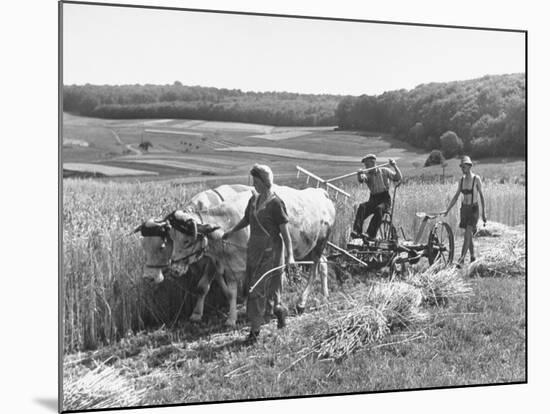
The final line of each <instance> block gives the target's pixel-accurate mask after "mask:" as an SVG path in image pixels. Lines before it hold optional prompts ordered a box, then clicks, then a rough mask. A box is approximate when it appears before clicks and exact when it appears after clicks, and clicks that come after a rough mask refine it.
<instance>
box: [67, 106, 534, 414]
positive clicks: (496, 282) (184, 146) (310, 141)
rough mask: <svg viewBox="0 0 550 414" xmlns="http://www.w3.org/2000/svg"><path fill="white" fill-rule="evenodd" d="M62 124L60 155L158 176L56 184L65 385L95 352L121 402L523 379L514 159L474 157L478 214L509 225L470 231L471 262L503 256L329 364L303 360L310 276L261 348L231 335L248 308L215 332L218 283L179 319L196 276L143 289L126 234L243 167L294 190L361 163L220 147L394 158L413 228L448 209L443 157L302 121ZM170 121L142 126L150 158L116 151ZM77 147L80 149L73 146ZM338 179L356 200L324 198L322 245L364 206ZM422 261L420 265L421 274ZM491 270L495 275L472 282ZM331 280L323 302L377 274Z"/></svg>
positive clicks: (359, 191)
mask: <svg viewBox="0 0 550 414" xmlns="http://www.w3.org/2000/svg"><path fill="white" fill-rule="evenodd" d="M65 122H66V123H67V125H68V126H70V128H67V129H65V131H67V132H69V131H70V132H71V136H67V135H66V134H64V137H65V138H67V139H73V140H78V141H75V142H74V145H72V146H71V145H68V146H66V147H65V146H64V148H63V161H64V162H67V163H70V162H74V163H76V164H79V163H80V164H85V163H92V164H93V165H94V168H95V166H97V168H101V167H102V168H112V167H118V168H127V169H130V170H143V171H147V172H149V173H154V174H158V176H156V177H145V176H141V177H138V178H135V177H130V176H118V177H114V178H109V179H106V178H103V179H94V180H88V179H86V180H82V179H64V180H63V283H64V297H63V303H64V310H63V318H64V323H63V329H64V349H65V356H64V383H65V384H70V383H72V382H74V381H75V380H77V379H82V378H86V374H88V375H92V374H94V373H95V372H96V371H97V368H96V367H97V364H101V363H104V362H105V361H107V362H106V365H105V366H103V367H104V368H109V369H110V370H111V371H109V372H110V373H111V374H112V375H115V376H116V379H117V381H118V382H117V383H121V384H122V383H124V384H126V387H124V390H125V391H124V393H126V394H128V393H129V394H132V393H133V392H134V391H135V392H136V394H135V395H133V397H134V398H133V399H129V400H127V401H133V403H139V404H140V405H148V404H163V403H187V402H197V401H200V402H205V401H221V400H231V399H247V398H271V397H279V396H285V397H286V396H292V395H320V394H332V393H344V392H356V391H379V390H395V389H407V388H418V387H422V388H425V387H439V386H455V385H466V384H485V383H504V382H522V381H524V380H525V364H524V363H525V270H524V264H523V267H521V266H520V267H519V269H520V270H519V271H517V272H516V271H515V272H514V273H513V274H508V273H509V271H510V270H511V269H516V268H517V263H516V262H514V263H511V262H508V260H511V256H513V255H511V254H508V252H509V251H511V250H510V249H511V247H510V246H512V247H513V249H515V250H514V251H517V250H518V249H519V250H521V249H523V250H524V247H523V246H524V244H522V243H524V229H523V228H522V227H521V226H522V225H524V224H525V214H526V212H525V196H526V187H525V162H524V161H523V160H517V159H487V160H483V161H482V162H480V163H476V165H475V167H474V170H475V172H476V173H478V174H481V176H482V177H483V183H484V192H485V197H486V202H487V215H488V218H489V220H491V221H493V222H498V223H504V224H505V225H507V226H520V227H517V229H518V230H516V231H514V232H513V235H512V236H510V235H507V236H505V237H504V236H502V237H482V238H478V239H476V245H477V246H478V247H479V249H480V250H481V254H480V256H481V257H482V258H483V257H497V260H500V261H501V264H500V265H499V267H498V270H496V269H492V268H491V269H489V271H487V269H486V268H483V267H482V268H481V269H482V270H483V269H485V273H486V274H485V273H483V272H481V273H480V272H478V273H475V274H472V275H470V274H469V273H468V272H469V270H465V271H464V273H463V274H460V278H461V280H464V281H465V282H467V283H468V284H469V286H471V288H472V295H471V296H469V297H460V298H453V299H452V300H450V301H449V302H448V303H447V304H446V305H441V304H440V305H438V306H435V305H433V304H432V305H429V304H424V305H423V310H424V311H425V312H427V313H428V314H429V319H428V320H427V321H426V322H425V323H423V324H421V325H418V326H414V327H409V328H408V329H402V330H395V331H392V332H391V333H390V334H389V335H388V336H386V337H384V338H383V340H381V341H378V342H375V343H373V344H372V346H370V347H364V348H361V349H359V350H358V351H357V352H356V353H353V354H350V355H349V356H348V358H345V359H344V360H342V361H340V362H338V363H336V362H334V361H332V362H331V361H321V360H317V359H315V358H311V357H304V358H303V359H302V360H299V359H300V358H302V356H303V355H304V352H305V351H304V350H305V349H306V347H307V346H309V345H311V336H310V335H309V333H310V329H312V326H314V327H317V328H318V327H319V326H320V325H319V323H322V322H327V321H330V318H331V317H332V316H331V314H330V313H327V312H326V308H325V307H324V306H325V305H323V303H324V302H323V299H322V297H321V295H320V289H319V286H317V288H316V291H315V293H314V294H313V295H312V296H313V297H312V299H311V300H310V302H309V303H308V305H309V309H308V311H307V312H306V314H305V315H302V316H298V315H296V314H294V313H293V314H292V315H291V318H290V321H289V327H288V328H287V329H285V330H284V331H278V330H276V329H275V327H274V326H273V324H270V325H269V326H268V327H267V328H266V329H265V330H264V335H263V338H262V339H261V341H260V343H259V344H258V345H257V346H256V347H252V348H249V347H244V346H242V343H241V339H242V338H243V337H244V336H245V335H246V333H247V329H246V327H245V325H246V322H245V321H244V315H243V312H244V309H243V306H242V305H240V307H239V312H240V319H239V329H238V330H237V331H225V330H224V328H223V320H224V316H225V315H224V312H225V311H226V310H225V309H224V308H223V306H222V307H220V306H219V305H218V304H217V302H219V299H220V291H219V289H217V288H216V286H215V285H214V286H213V288H212V292H211V294H210V295H209V299H208V302H207V308H206V315H205V316H206V321H205V322H204V323H202V324H200V325H192V324H190V323H189V322H188V321H187V319H186V315H187V314H188V312H189V303H188V302H185V303H184V302H183V297H184V296H185V295H186V294H187V293H189V291H190V289H191V288H192V286H193V282H192V281H189V280H183V281H182V280H180V279H174V278H171V277H167V278H166V280H165V281H164V282H163V283H162V284H161V285H158V286H151V285H149V284H147V283H145V282H144V281H143V280H142V274H143V269H142V267H143V264H144V258H143V252H142V249H141V246H140V241H139V236H137V235H134V234H131V232H132V230H133V229H134V228H135V227H136V226H137V225H139V224H140V223H141V222H142V221H144V220H145V219H147V218H150V217H158V216H163V215H165V214H167V213H169V212H170V211H172V210H174V209H177V208H181V207H183V206H184V205H185V203H186V202H187V201H188V200H189V199H190V198H191V197H192V196H193V195H195V194H196V193H198V192H200V191H202V190H205V189H207V188H211V187H213V186H215V185H218V184H220V183H243V184H246V183H247V182H248V179H249V175H248V171H249V169H250V165H251V164H252V163H253V162H262V163H267V164H269V165H270V166H271V167H272V168H273V170H274V173H275V181H276V183H278V184H286V185H292V186H295V187H298V188H303V187H305V186H308V185H309V186H311V185H312V184H314V183H313V182H310V183H309V184H306V183H305V181H304V179H303V177H301V178H299V179H298V178H296V170H295V166H296V164H299V165H300V166H302V167H304V168H306V169H308V170H310V171H312V172H314V173H315V174H317V175H319V176H321V177H324V178H329V177H334V176H337V175H341V174H345V173H348V172H351V171H353V170H354V169H356V168H357V167H360V164H359V163H357V165H356V166H355V165H353V163H346V162H330V161H322V160H315V159H309V160H308V159H303V158H301V159H289V158H285V157H278V156H274V155H270V154H266V151H263V152H262V153H261V154H252V155H251V154H247V153H244V152H224V151H217V149H220V148H228V147H231V146H251V147H258V146H262V147H268V148H272V149H273V150H277V149H283V150H286V151H291V152H292V151H294V153H296V151H305V152H308V153H312V152H316V153H323V154H332V155H333V156H334V155H339V156H343V157H357V158H358V159H359V158H360V155H362V154H363V153H365V152H376V153H378V154H380V156H381V157H384V156H391V157H395V158H398V163H399V165H400V167H401V169H402V171H403V173H404V175H405V182H404V184H403V185H402V186H401V187H399V189H398V192H397V196H396V199H395V200H394V204H395V217H394V223H395V224H396V227H397V228H398V229H401V228H402V229H403V232H404V233H405V234H406V235H407V236H408V238H413V236H414V234H415V232H416V231H417V230H418V227H419V224H420V223H419V220H418V219H417V218H416V217H415V213H416V212H418V211H426V212H432V211H441V210H443V209H444V208H445V207H446V206H447V205H448V203H449V200H450V198H451V197H452V195H453V194H454V192H455V191H456V180H457V179H458V177H459V175H460V169H459V168H458V160H449V163H448V166H447V168H446V169H445V175H444V176H443V171H442V169H441V167H440V166H433V167H428V168H423V167H422V166H423V163H424V160H425V158H426V157H427V154H424V153H420V152H417V151H415V150H414V149H412V148H407V147H406V146H404V145H403V144H402V143H399V142H396V141H394V140H392V139H391V138H390V137H387V136H380V135H379V134H378V135H376V134H373V135H372V136H369V135H368V134H366V136H365V135H361V134H357V133H344V132H341V131H332V130H329V129H326V128H317V129H311V130H309V129H305V131H307V132H308V134H307V135H303V136H301V137H299V138H291V136H292V135H293V134H295V132H296V131H300V130H303V129H300V128H289V129H287V128H268V127H267V126H257V127H255V128H252V127H250V128H248V129H247V127H246V126H245V125H231V126H229V125H221V123H205V122H202V121H184V120H137V121H135V120H124V121H120V120H116V121H115V120H96V119H92V118H83V117H73V116H71V115H67V114H65ZM224 127H226V128H224ZM178 128H179V129H181V130H183V131H185V130H186V131H188V132H190V134H189V135H188V136H186V137H185V139H182V138H181V136H180V135H178V134H166V133H147V134H149V135H147V136H146V137H145V138H146V139H148V140H152V141H153V145H154V148H155V152H154V153H153V152H151V153H150V154H140V155H136V154H129V153H128V150H127V147H126V145H132V147H133V148H137V145H138V144H139V142H140V139H141V137H140V135H141V133H142V132H143V130H145V129H149V130H162V129H165V130H168V131H174V130H177V129H178ZM262 128H263V129H262ZM111 131H115V133H116V135H117V136H118V137H119V138H120V140H121V141H122V143H123V145H120V144H119V143H117V140H116V139H115V137H114V134H113V133H112V132H111ZM278 133H288V137H289V138H288V139H280V140H277V141H271V140H269V139H262V138H257V137H253V135H258V134H278ZM197 134H199V135H197ZM96 138H97V139H96ZM204 138H205V139H204ZM79 141H85V142H87V143H89V144H90V146H89V147H84V146H82V145H81V143H80V142H79ZM77 144H78V145H77ZM344 144H345V145H344ZM197 145H198V146H199V148H196V146H197ZM186 150H187V151H186ZM210 167H211V168H210ZM205 172H207V174H206V175H205ZM210 174H214V175H210ZM338 185H339V186H340V187H342V188H343V189H344V190H345V191H347V192H349V193H350V194H351V199H350V200H346V199H344V198H343V197H339V198H338V199H334V202H335V205H336V211H337V213H338V214H337V217H336V224H335V228H334V231H333V234H332V241H333V242H335V243H336V244H338V245H341V246H343V245H345V243H346V241H347V237H348V235H349V231H350V228H351V224H352V219H353V215H354V211H355V207H356V206H357V204H358V203H360V202H362V201H364V199H365V198H366V196H367V191H366V189H364V188H363V187H361V186H360V185H359V184H357V183H356V182H355V179H354V178H353V177H352V178H349V179H347V180H344V181H341V182H339V183H338ZM333 194H334V193H333ZM457 214H458V211H457V208H456V207H455V209H454V210H453V211H452V212H451V214H450V215H449V216H448V217H447V219H446V221H447V222H449V224H450V225H451V227H452V229H453V232H454V233H455V237H456V240H455V241H456V247H455V256H456V255H457V254H458V251H459V249H460V248H461V237H462V232H461V231H460V230H459V229H458V218H457ZM399 234H401V231H399ZM426 236H427V232H426V235H425V237H426ZM518 246H519V247H518ZM523 260H524V259H523ZM423 268H425V263H423V261H422V262H421V263H420V264H419V266H418V267H417V269H416V270H417V271H421V270H422V269H423ZM413 270H415V269H413ZM503 273H504V274H503ZM488 275H490V276H491V277H482V276H488ZM336 276H337V275H336V274H335V273H334V271H332V270H331V274H330V278H329V288H330V291H331V295H332V297H333V298H336V297H338V295H339V292H340V293H342V292H343V293H352V292H360V291H362V290H365V289H368V288H369V287H370V286H371V285H372V284H373V283H377V282H381V281H382V282H384V280H385V279H380V277H375V276H374V275H362V274H360V275H354V276H353V277H351V278H348V279H346V281H345V283H344V284H342V283H341V280H339V279H338V278H337V277H336ZM340 276H341V275H340ZM495 276H501V277H495ZM298 291H299V288H298V286H291V287H289V289H287V290H286V292H285V300H286V302H287V303H288V304H289V305H290V306H291V307H292V305H293V304H294V303H296V301H297V294H298ZM191 293H192V292H191ZM330 303H332V300H331V302H330ZM317 328H316V329H317ZM94 369H95V370H96V371H94ZM105 372H106V371H105ZM109 378H110V381H112V380H113V378H112V377H109ZM130 396H132V395H130ZM65 408H67V407H65Z"/></svg>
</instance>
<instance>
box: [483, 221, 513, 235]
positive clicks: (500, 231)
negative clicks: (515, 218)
mask: <svg viewBox="0 0 550 414" xmlns="http://www.w3.org/2000/svg"><path fill="white" fill-rule="evenodd" d="M509 232H510V227H509V226H507V225H506V224H502V223H498V222H496V221H488V222H487V223H485V225H484V226H480V227H478V230H477V232H476V235H475V237H501V236H503V235H505V234H507V233H509Z"/></svg>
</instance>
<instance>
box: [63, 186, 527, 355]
mask: <svg viewBox="0 0 550 414" xmlns="http://www.w3.org/2000/svg"><path fill="white" fill-rule="evenodd" d="M206 188H207V187H206V186H205V185H189V186H181V185H173V184H171V183H170V182H151V183H139V182H135V183H115V182H101V181H93V180H77V179H65V180H64V182H63V303H64V306H63V330H64V351H65V352H66V353H67V352H73V351H79V350H85V349H94V348H97V347H99V346H101V345H104V344H109V343H112V342H114V341H117V340H119V339H120V338H122V337H125V336H127V335H129V334H133V333H135V332H138V331H141V330H144V329H148V328H154V327H159V326H167V327H171V326H174V325H175V324H176V323H177V321H178V320H179V319H181V317H182V315H183V314H184V310H183V305H184V304H183V297H184V295H185V293H186V289H187V288H186V286H188V285H183V284H182V283H181V282H179V281H177V280H174V279H171V278H167V279H166V280H165V282H163V283H162V284H160V285H157V286H151V285H150V284H148V283H145V282H144V281H143V280H142V277H141V276H142V272H143V271H142V267H143V263H144V258H143V253H142V250H141V246H140V238H139V236H138V235H135V234H132V230H133V229H134V228H135V227H136V226H138V225H139V224H141V223H142V222H143V221H144V220H146V219H147V218H150V217H159V216H163V215H165V214H167V213H169V212H170V211H172V210H174V209H176V208H180V207H182V206H184V205H185V204H186V202H187V200H189V199H190V198H191V197H192V196H193V195H195V194H196V193H198V192H200V191H202V190H205V189H206ZM344 189H345V190H346V191H348V192H349V193H350V194H351V200H344V199H343V198H342V197H340V198H339V199H338V200H335V205H336V211H337V212H338V214H337V218H336V223H335V228H334V231H333V234H332V241H333V242H335V243H337V244H339V245H345V242H346V237H347V235H348V234H349V231H350V229H351V224H352V220H353V215H354V207H355V206H356V205H357V204H358V203H360V202H362V201H364V198H365V197H366V196H367V192H366V189H365V188H361V187H360V186H358V185H351V184H350V185H348V186H345V187H344ZM455 189H456V184H454V183H447V184H439V183H417V182H416V183H408V184H404V185H402V186H401V187H399V189H398V192H397V196H396V200H395V212H394V223H395V225H396V227H397V229H398V231H399V234H400V235H401V230H400V228H402V229H403V232H404V233H405V234H406V235H407V236H408V238H413V235H414V233H415V232H416V230H417V229H418V226H419V220H418V219H417V218H416V217H415V215H414V213H415V212H417V211H427V212H431V211H441V210H444V209H445V208H446V206H447V204H448V203H449V201H450V199H451V197H452V196H453V194H454V191H455ZM484 189H485V198H486V203H487V211H488V214H487V215H488V218H489V220H491V221H497V222H501V223H504V224H507V225H512V226H513V225H518V224H524V223H525V186H524V185H522V184H515V183H499V182H497V181H494V182H493V181H488V182H486V183H485V186H484ZM457 215H458V207H455V208H454V209H453V210H452V211H451V213H450V214H449V216H448V217H447V219H446V220H447V222H449V224H450V225H451V227H452V229H453V232H454V233H455V238H456V235H458V236H459V235H460V234H461V232H459V231H458V230H459V229H458V219H457ZM425 237H427V232H426V234H425Z"/></svg>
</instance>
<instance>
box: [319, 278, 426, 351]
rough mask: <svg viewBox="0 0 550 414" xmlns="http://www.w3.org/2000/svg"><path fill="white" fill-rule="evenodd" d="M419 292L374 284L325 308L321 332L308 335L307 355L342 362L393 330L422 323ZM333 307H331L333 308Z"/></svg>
mask: <svg viewBox="0 0 550 414" xmlns="http://www.w3.org/2000/svg"><path fill="white" fill-rule="evenodd" d="M421 301H422V295H421V292H420V291H419V290H418V289H416V288H414V287H413V286H411V285H408V284H406V283H403V282H390V283H381V284H377V285H374V286H373V287H372V288H371V289H369V290H368V291H366V292H364V293H360V294H355V297H351V298H350V297H347V298H345V299H344V301H337V303H335V305H336V306H335V307H334V308H332V309H329V313H328V315H330V316H329V318H330V319H328V321H327V322H326V323H325V326H324V329H321V330H318V331H317V332H312V334H313V335H312V336H313V345H312V346H311V348H310V353H314V354H315V355H317V358H318V359H336V360H339V359H342V358H344V357H346V356H347V355H349V354H351V353H353V352H354V351H356V350H357V349H359V348H362V347H364V346H366V345H369V344H372V343H374V342H378V341H380V340H381V339H382V338H384V337H385V336H386V335H388V334H389V333H390V332H391V331H392V330H393V329H394V328H397V327H410V326H412V325H414V324H417V323H420V322H423V321H426V320H427V319H428V314H426V313H425V312H423V311H421V310H420V308H419V305H420V303H421ZM333 306H334V305H333Z"/></svg>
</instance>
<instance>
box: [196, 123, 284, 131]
mask: <svg viewBox="0 0 550 414" xmlns="http://www.w3.org/2000/svg"><path fill="white" fill-rule="evenodd" d="M191 128H192V129H218V130H227V131H244V132H255V133H260V134H269V133H270V132H271V131H273V129H274V128H275V127H274V126H271V125H260V124H245V123H240V122H216V121H206V122H202V123H200V124H197V125H194V126H192V127H191Z"/></svg>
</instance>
